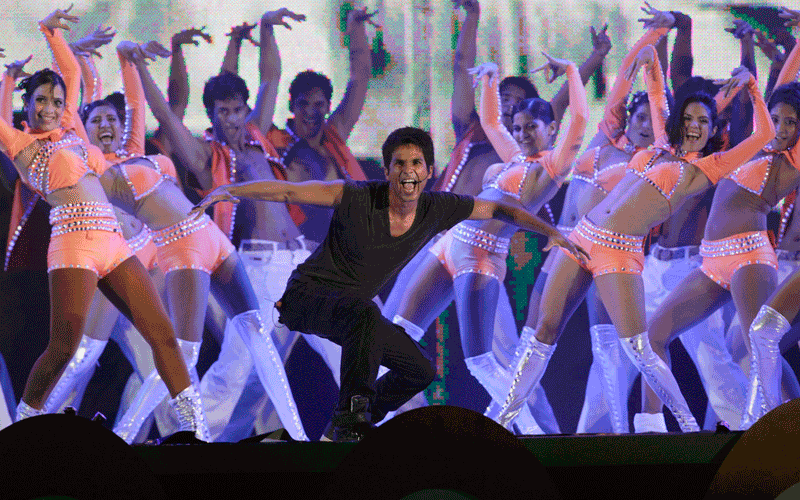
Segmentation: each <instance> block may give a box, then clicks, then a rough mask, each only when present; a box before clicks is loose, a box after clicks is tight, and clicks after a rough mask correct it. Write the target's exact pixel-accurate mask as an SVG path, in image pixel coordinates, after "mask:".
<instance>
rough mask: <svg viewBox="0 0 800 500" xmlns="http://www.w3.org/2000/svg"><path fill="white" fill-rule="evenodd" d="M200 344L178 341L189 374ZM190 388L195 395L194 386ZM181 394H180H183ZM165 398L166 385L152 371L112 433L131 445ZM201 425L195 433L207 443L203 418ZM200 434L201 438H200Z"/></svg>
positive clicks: (182, 423)
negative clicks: (145, 422)
mask: <svg viewBox="0 0 800 500" xmlns="http://www.w3.org/2000/svg"><path fill="white" fill-rule="evenodd" d="M200 344H201V343H200V342H189V341H188V340H181V339H178V346H179V347H180V349H181V352H182V353H183V360H184V362H185V363H186V368H187V369H188V370H189V373H191V372H192V371H194V367H195V365H196V364H197V358H198V357H199V356H200ZM190 388H191V389H192V391H195V393H196V390H195V389H194V385H192V386H191V387H190ZM187 390H188V389H185V390H184V391H183V392H186V391H187ZM183 392H182V393H181V394H183ZM189 395H191V394H190V393H187V397H188V396H189ZM167 396H169V390H168V389H167V386H166V384H164V381H163V380H161V375H159V374H158V372H157V371H156V370H153V371H152V372H151V373H150V375H148V376H147V378H146V379H145V380H144V382H143V383H142V387H140V388H139V392H137V393H136V398H134V400H133V402H132V403H131V405H130V407H128V411H126V412H125V415H123V416H122V419H120V420H119V422H118V423H117V425H115V426H114V433H115V434H116V435H117V436H119V437H121V438H122V439H123V440H124V441H125V442H126V443H128V444H131V443H132V442H133V439H134V438H135V437H136V434H138V432H139V429H140V428H141V426H142V424H143V423H144V421H145V420H146V419H147V417H148V416H149V415H150V414H151V413H152V412H153V410H154V409H155V407H156V406H158V404H159V403H161V401H162V400H163V399H164V398H166V397H167ZM176 399H177V396H176ZM184 399H185V398H184ZM198 400H199V394H198ZM178 417H179V421H180V418H183V417H181V416H180V415H178ZM184 423H185V422H183V421H181V425H184ZM202 424H203V428H202V429H199V430H198V432H197V433H196V434H197V438H198V439H200V440H202V441H209V439H210V435H209V434H208V426H207V424H206V421H205V416H203V419H202ZM181 430H188V429H181ZM201 434H202V436H203V437H201Z"/></svg>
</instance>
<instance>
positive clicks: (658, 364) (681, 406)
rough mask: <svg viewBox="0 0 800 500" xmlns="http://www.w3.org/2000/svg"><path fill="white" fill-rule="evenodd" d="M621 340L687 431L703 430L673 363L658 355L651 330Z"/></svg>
mask: <svg viewBox="0 0 800 500" xmlns="http://www.w3.org/2000/svg"><path fill="white" fill-rule="evenodd" d="M619 342H620V343H621V344H622V348H623V350H624V351H625V354H627V355H628V358H629V359H630V360H631V361H632V362H633V364H634V365H636V367H637V368H639V371H640V372H641V373H642V377H643V378H644V380H645V381H647V383H648V384H649V385H650V387H652V388H653V390H654V391H655V392H656V394H657V395H658V397H659V398H661V401H662V402H663V403H664V405H666V407H667V408H669V410H670V411H671V412H672V414H673V415H674V416H675V419H676V420H677V421H678V424H679V425H680V428H681V431H683V432H699V431H700V427H699V426H698V425H697V421H695V419H694V416H693V415H692V412H691V410H689V405H688V404H687V403H686V399H684V397H683V394H681V390H680V388H679V387H678V382H677V381H676V380H675V377H674V376H673V375H672V371H671V370H670V369H669V366H667V364H666V363H665V362H664V360H662V359H661V358H660V357H658V354H656V353H655V351H653V348H652V347H650V339H649V338H648V335H647V332H642V333H640V334H638V335H634V336H633V337H628V338H620V339H619Z"/></svg>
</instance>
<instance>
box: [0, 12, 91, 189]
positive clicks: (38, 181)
mask: <svg viewBox="0 0 800 500" xmlns="http://www.w3.org/2000/svg"><path fill="white" fill-rule="evenodd" d="M40 30H41V31H42V33H44V35H45V38H46V39H47V41H48V42H49V44H50V48H51V50H52V51H53V54H54V56H55V60H56V64H57V65H58V67H59V68H60V70H61V76H62V78H63V79H64V84H65V86H66V89H67V92H66V99H65V106H64V112H63V114H62V116H61V127H60V128H57V129H55V130H51V131H49V132H40V131H37V130H31V129H30V128H28V127H26V129H25V131H24V132H23V131H20V130H17V129H15V128H13V127H12V126H11V125H10V124H9V123H8V122H7V121H6V120H5V119H4V118H3V117H2V116H0V142H2V143H3V145H4V146H5V148H6V151H7V154H8V156H9V157H10V158H12V159H13V158H15V157H16V156H17V155H18V154H19V153H20V152H21V151H22V150H23V149H25V148H26V147H28V146H30V145H31V144H32V143H33V142H34V141H36V140H39V141H43V142H44V143H45V144H44V145H43V146H42V147H41V148H39V150H38V151H37V153H36V155H35V156H34V159H33V161H32V162H31V163H30V165H29V166H28V175H27V184H28V186H29V187H30V188H31V189H33V190H35V191H37V192H38V193H39V194H41V195H42V196H43V197H44V196H46V195H48V194H50V193H52V192H53V191H55V190H57V189H61V188H65V187H69V186H74V185H75V184H77V183H78V182H79V181H80V180H81V179H82V178H83V177H84V176H85V175H86V174H88V173H89V172H94V173H96V174H97V175H102V174H103V172H105V171H106V162H105V160H104V158H103V154H102V152H100V150H99V149H97V148H96V147H95V146H92V145H91V144H89V141H88V139H87V137H86V131H85V130H84V128H83V124H82V123H81V122H80V120H76V117H77V107H78V94H79V91H80V69H79V68H78V62H77V61H76V60H75V56H74V55H73V54H72V51H71V50H70V49H69V47H68V46H67V43H66V41H65V40H64V37H63V36H62V35H61V32H60V31H59V30H56V31H55V32H51V31H50V30H49V29H47V28H45V27H44V26H42V25H41V24H40ZM73 149H78V150H79V151H80V153H76V152H75V151H74V150H73Z"/></svg>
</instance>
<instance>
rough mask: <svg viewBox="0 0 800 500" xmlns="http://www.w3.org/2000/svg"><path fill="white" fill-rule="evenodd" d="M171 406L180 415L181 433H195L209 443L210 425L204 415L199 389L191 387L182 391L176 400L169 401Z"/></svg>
mask: <svg viewBox="0 0 800 500" xmlns="http://www.w3.org/2000/svg"><path fill="white" fill-rule="evenodd" d="M169 404H170V406H171V407H172V409H173V410H175V413H177V415H178V424H179V426H180V430H181V431H190V432H194V436H195V437H196V438H197V439H199V440H201V441H205V442H208V441H209V439H210V437H209V435H208V425H207V424H206V417H205V414H204V413H203V401H202V400H201V399H200V394H198V392H197V389H196V388H195V386H194V385H190V386H189V387H187V388H186V389H184V390H182V391H181V392H180V394H178V395H177V396H175V398H173V399H170V400H169Z"/></svg>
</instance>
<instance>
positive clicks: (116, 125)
mask: <svg viewBox="0 0 800 500" xmlns="http://www.w3.org/2000/svg"><path fill="white" fill-rule="evenodd" d="M85 126H86V134H87V135H88V136H89V141H91V143H92V144H94V145H95V146H97V147H98V148H100V149H101V150H102V151H103V153H113V152H114V151H116V150H117V149H119V145H120V141H121V138H122V123H121V122H120V120H119V115H118V114H117V110H116V109H115V108H114V107H113V106H109V105H100V106H97V107H96V108H94V109H92V111H91V112H90V113H89V116H88V117H87V118H86V124H85Z"/></svg>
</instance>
